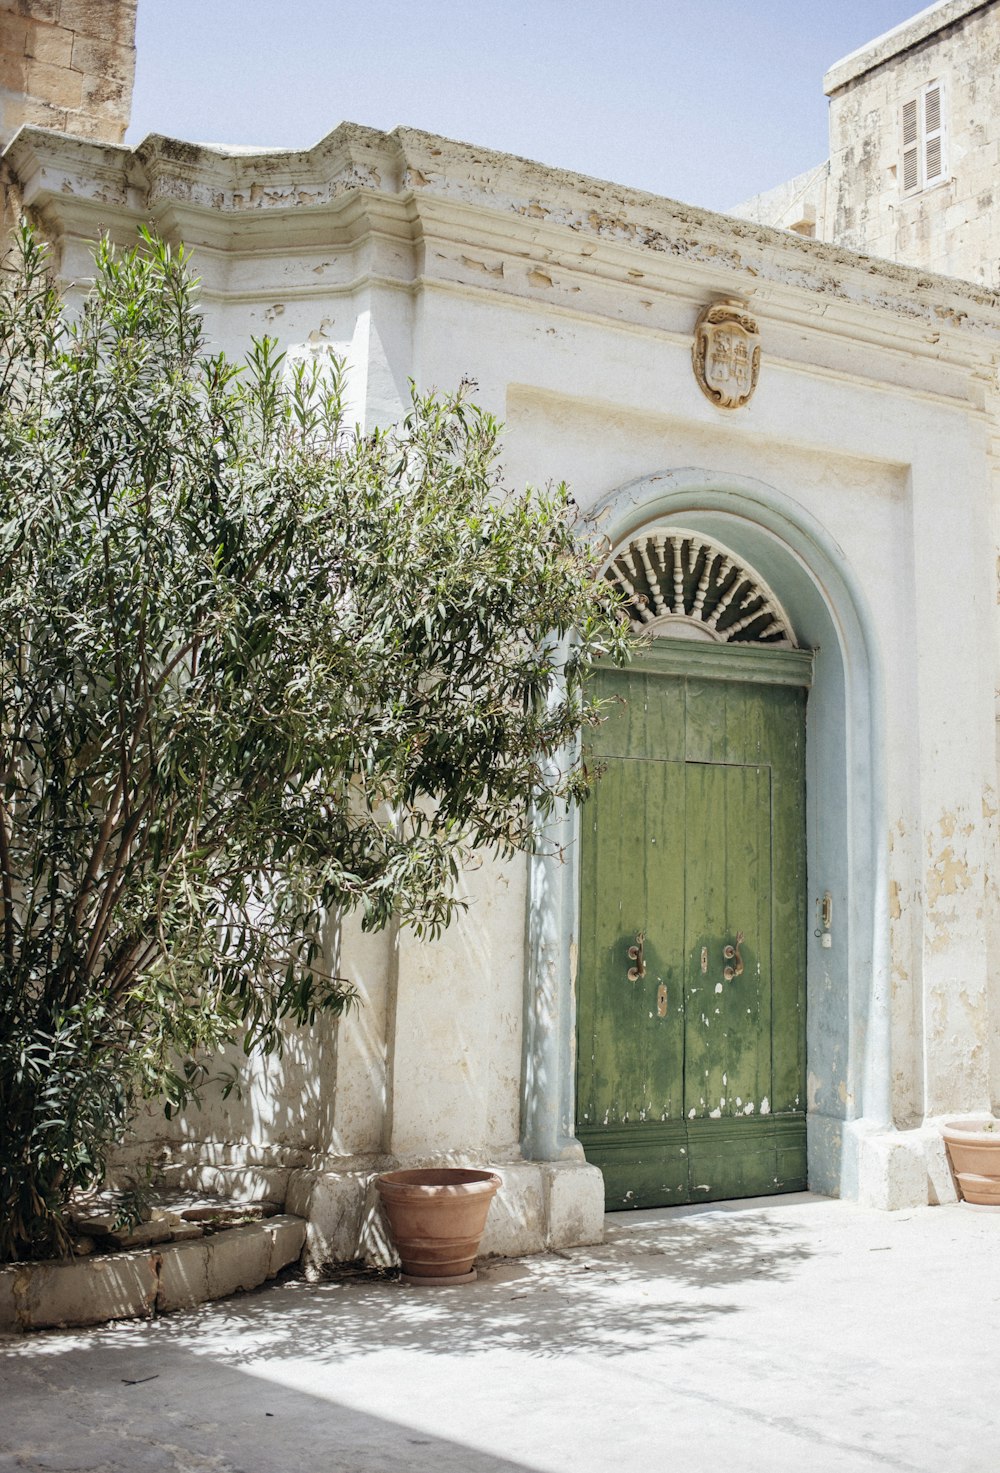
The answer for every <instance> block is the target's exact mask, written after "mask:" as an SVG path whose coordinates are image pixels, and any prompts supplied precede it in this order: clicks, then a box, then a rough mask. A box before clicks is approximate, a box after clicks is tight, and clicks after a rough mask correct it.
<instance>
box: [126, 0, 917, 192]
mask: <svg viewBox="0 0 1000 1473" xmlns="http://www.w3.org/2000/svg"><path fill="white" fill-rule="evenodd" d="M919 9H920V6H919V3H917V4H913V3H908V0H813V3H812V4H810V3H809V0H805V3H803V0H659V3H657V0H617V3H616V0H534V3H531V0H493V3H490V4H484V3H482V0H479V3H476V0H466V3H461V0H354V3H352V4H346V3H343V0H139V21H138V36H137V44H138V64H137V69H136V86H135V100H134V107H133V113H132V117H133V122H132V127H131V128H130V130H129V134H128V141H129V142H130V143H137V142H138V141H139V140H140V139H142V138H143V137H145V135H146V134H147V133H154V132H156V133H167V134H170V135H171V136H173V137H175V138H184V139H188V140H191V141H198V142H222V143H239V144H263V145H270V146H273V147H292V148H298V147H306V146H307V145H309V144H310V143H315V142H316V141H317V140H318V139H319V138H321V137H323V135H324V134H326V133H328V132H329V131H330V129H331V128H333V127H335V126H336V124H337V123H339V122H341V121H342V120H349V121H351V122H356V123H366V124H368V125H370V126H372V127H376V128H384V129H390V128H393V127H394V126H395V125H396V124H397V123H404V124H408V125H410V126H412V127H416V128H424V129H426V130H427V131H428V132H432V133H442V134H444V135H445V136H446V137H449V138H459V139H464V140H465V141H467V142H470V143H478V144H482V145H485V146H487V147H490V148H496V149H501V150H503V151H504V152H507V153H516V154H522V155H525V156H527V157H528V158H533V159H539V160H541V161H542V162H543V163H546V164H555V165H559V166H561V167H563V168H568V169H574V170H576V171H578V172H580V173H584V174H594V175H597V176H598V177H600V178H604V179H612V180H615V181H617V182H619V183H622V184H630V185H635V186H638V187H639V188H642V189H650V190H653V191H654V192H656V193H657V194H665V195H669V196H671V197H673V198H675V199H681V200H685V201H687V202H689V203H692V204H698V205H705V206H707V207H709V208H711V209H725V208H726V206H727V205H733V204H737V203H738V202H739V201H740V200H742V199H745V198H746V197H748V196H749V195H751V194H755V193H757V192H758V191H759V190H762V189H768V188H770V187H771V186H772V185H774V184H780V183H781V182H782V181H783V180H785V179H789V178H791V177H792V176H793V175H794V174H797V173H800V172H801V171H802V170H803V169H808V168H810V167H811V166H812V165H814V164H817V163H819V162H820V161H821V160H822V159H824V158H825V157H826V155H827V146H826V109H827V103H826V99H825V97H824V96H823V89H822V78H823V73H824V71H826V69H827V68H828V67H829V66H830V65H831V63H833V62H834V61H837V60H838V59H839V58H840V57H841V56H844V55H845V54H846V53H847V52H849V51H853V50H854V49H855V48H856V47H858V46H861V45H863V44H864V43H865V42H866V41H869V40H871V39H872V38H873V37H874V36H876V35H879V34H880V33H881V32H883V31H886V30H889V29H890V28H891V27H892V26H895V25H898V24H899V23H900V22H901V21H904V20H906V19H908V18H909V16H911V15H913V14H915V13H916V11H917V10H919Z"/></svg>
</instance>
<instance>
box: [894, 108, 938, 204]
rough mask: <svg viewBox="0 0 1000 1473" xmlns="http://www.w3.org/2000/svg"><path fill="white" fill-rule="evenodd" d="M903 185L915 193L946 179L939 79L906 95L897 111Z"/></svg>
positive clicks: (905, 189)
mask: <svg viewBox="0 0 1000 1473" xmlns="http://www.w3.org/2000/svg"><path fill="white" fill-rule="evenodd" d="M900 134H901V145H902V146H901V153H902V186H903V193H904V194H916V193H917V191H918V190H921V189H927V188H929V187H930V185H932V184H938V183H940V181H941V180H942V179H944V178H945V149H944V95H943V88H942V85H941V83H940V82H928V84H927V86H926V87H921V89H920V91H919V92H918V93H917V94H916V96H914V97H908V98H907V99H906V101H905V102H904V103H903V106H902V109H901V112H900Z"/></svg>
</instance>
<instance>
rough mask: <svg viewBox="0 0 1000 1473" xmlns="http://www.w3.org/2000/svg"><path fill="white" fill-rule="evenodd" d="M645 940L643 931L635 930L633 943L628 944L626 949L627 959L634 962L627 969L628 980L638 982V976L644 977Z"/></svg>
mask: <svg viewBox="0 0 1000 1473" xmlns="http://www.w3.org/2000/svg"><path fill="white" fill-rule="evenodd" d="M645 942H646V933H645V931H637V932H636V933H635V945H634V946H630V947H629V949H628V955H629V960H630V961H633V962H635V966H634V967H629V969H628V980H629V981H630V982H638V980H639V978H640V977H645V975H646V956H645V951H644V947H645Z"/></svg>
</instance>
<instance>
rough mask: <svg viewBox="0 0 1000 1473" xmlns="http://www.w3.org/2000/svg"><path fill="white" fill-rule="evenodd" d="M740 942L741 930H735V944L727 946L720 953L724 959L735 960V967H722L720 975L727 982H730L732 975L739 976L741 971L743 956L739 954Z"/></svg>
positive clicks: (741, 939) (741, 942)
mask: <svg viewBox="0 0 1000 1473" xmlns="http://www.w3.org/2000/svg"><path fill="white" fill-rule="evenodd" d="M742 944H743V932H742V931H737V932H736V945H735V946H727V947H726V948H725V949H724V951H723V953H722V955H723V956H724V957H725V958H726V961H733V960H734V959H735V961H736V965H735V967H723V969H722V975H723V976H724V977H725V979H726V981H727V982H731V981H732V980H733V978H734V977H739V976H740V974H741V973H742V971H743V958H742V957H741V956H740V947H741V946H742Z"/></svg>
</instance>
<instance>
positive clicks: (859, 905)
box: [521, 468, 891, 1195]
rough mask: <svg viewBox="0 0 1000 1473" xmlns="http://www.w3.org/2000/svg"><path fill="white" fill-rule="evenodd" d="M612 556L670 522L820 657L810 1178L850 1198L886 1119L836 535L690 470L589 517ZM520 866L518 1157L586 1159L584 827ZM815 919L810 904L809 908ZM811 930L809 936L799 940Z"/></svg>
mask: <svg viewBox="0 0 1000 1473" xmlns="http://www.w3.org/2000/svg"><path fill="white" fill-rule="evenodd" d="M586 521H587V525H588V528H589V529H590V531H591V534H592V535H593V536H595V537H600V538H603V539H604V541H605V542H606V544H607V550H608V555H609V556H610V555H611V553H612V551H614V550H615V549H617V548H619V547H621V546H622V545H623V544H625V543H627V542H628V541H629V540H630V539H631V538H632V537H633V536H635V534H636V533H637V532H639V531H640V530H642V529H644V528H647V527H651V526H653V525H656V524H659V525H665V524H668V523H673V524H675V525H679V526H683V527H686V528H689V529H690V530H692V531H697V532H702V533H704V534H705V535H706V536H708V537H715V538H716V539H717V540H718V541H720V542H722V543H724V544H725V545H726V546H727V547H730V548H731V549H732V550H733V551H734V552H735V553H737V554H738V555H739V557H740V558H741V559H744V560H745V562H746V564H747V565H748V568H749V569H752V570H754V571H756V572H758V573H759V574H760V575H761V576H762V577H763V578H764V579H765V580H766V582H767V583H769V584H770V586H771V587H772V588H773V589H774V591H775V593H776V594H777V596H778V598H779V599H780V600H781V602H782V604H783V605H784V607H785V609H786V610H787V612H788V614H789V616H790V618H791V620H792V623H793V625H794V626H795V629H796V633H797V636H798V638H799V641H800V643H801V644H802V645H804V646H806V647H810V648H812V649H814V650H815V651H816V652H817V653H816V660H815V668H814V676H813V686H812V690H811V692H810V697H809V708H808V718H807V724H808V735H807V744H806V749H807V830H808V833H807V851H808V869H809V880H808V883H809V896H810V901H812V900H813V899H814V898H815V897H816V896H817V895H819V894H822V893H823V891H825V890H830V891H831V893H832V894H833V897H834V906H835V911H834V926H833V946H832V948H831V949H830V950H824V949H821V948H820V946H819V944H818V941H817V939H816V938H815V937H814V936H813V935H810V945H809V960H808V981H807V992H808V1020H807V1028H808V1044H807V1055H808V1072H809V1089H810V1099H809V1102H808V1107H809V1112H810V1113H809V1125H810V1148H809V1171H810V1183H811V1185H812V1186H813V1187H814V1188H815V1189H817V1190H819V1191H827V1192H832V1193H839V1192H843V1193H844V1194H845V1195H854V1191H853V1187H854V1184H853V1182H852V1181H851V1180H849V1179H848V1177H849V1173H850V1171H851V1170H852V1166H851V1162H850V1160H849V1153H845V1152H844V1151H843V1127H844V1125H845V1124H846V1123H847V1122H848V1121H851V1120H854V1121H858V1120H860V1119H861V1118H862V1117H863V1119H864V1121H865V1123H866V1124H868V1125H870V1126H873V1127H879V1128H884V1127H887V1126H889V1125H890V1124H891V1096H890V1081H891V1067H890V1062H891V1061H890V1032H891V1030H890V1011H889V1009H890V991H889V975H890V973H889V932H888V876H887V869H888V840H887V835H888V819H887V801H886V775H885V740H884V728H885V713H884V693H883V680H882V672H881V659H880V654H879V647H878V641H877V638H876V632H875V624H874V621H873V619H872V616H871V613H870V610H869V607H868V601H867V599H866V597H865V594H864V591H863V590H862V588H861V586H860V584H859V582H858V579H857V577H856V575H855V573H854V571H853V569H852V568H851V566H850V564H849V563H848V561H847V558H846V556H845V555H844V553H843V551H842V550H841V548H840V547H839V546H838V545H837V543H836V541H835V540H834V538H833V537H832V536H831V535H830V533H829V532H828V531H827V530H826V528H825V527H823V526H822V525H821V523H820V522H819V521H817V519H816V518H815V517H814V516H813V515H812V514H811V513H810V512H808V511H807V510H806V509H805V508H804V507H802V506H801V505H800V504H799V503H797V502H796V501H794V500H793V499H792V498H791V497H789V496H788V495H786V494H785V493H784V492H782V491H779V490H777V489H776V488H775V487H773V486H769V485H767V484H765V483H764V482H761V481H757V480H752V479H750V478H749V477H743V476H733V475H719V474H716V473H714V472H712V471H708V470H703V469H699V468H688V469H682V470H670V471H664V472H661V473H659V474H656V475H652V476H646V477H643V478H641V479H639V480H636V481H632V482H630V483H629V484H628V485H626V486H624V487H622V488H620V489H619V490H617V491H614V492H612V493H611V494H610V495H609V496H607V497H605V498H604V499H603V500H601V501H600V502H598V503H597V504H596V505H595V506H594V507H593V508H591V510H590V511H589V512H588V513H587V515H586ZM541 838H542V841H541V843H540V845H539V850H540V852H539V853H538V854H535V855H533V856H532V857H531V858H530V860H529V884H528V898H529V903H528V921H527V936H526V949H527V955H526V968H525V979H526V982H525V1007H524V1049H523V1069H522V1117H521V1118H522V1142H521V1146H522V1151H523V1153H524V1155H525V1157H527V1158H528V1159H531V1160H544V1161H556V1160H565V1159H574V1158H575V1159H582V1158H583V1150H582V1147H581V1146H580V1143H579V1141H578V1140H577V1139H576V1137H575V1134H574V1122H575V1099H574V1091H575V1060H576V1039H575V1028H576V1020H575V996H574V993H575V972H576V957H577V941H578V934H579V914H578V912H579V857H578V856H579V820H578V816H577V815H576V813H575V812H569V813H562V814H560V815H556V816H554V817H553V818H552V819H551V820H550V821H549V822H548V823H547V824H546V825H545V828H544V830H543V833H542V836H541ZM809 914H810V917H812V905H811V904H810V910H809ZM813 929H814V928H813V927H812V926H811V927H810V932H812V930H813Z"/></svg>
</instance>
